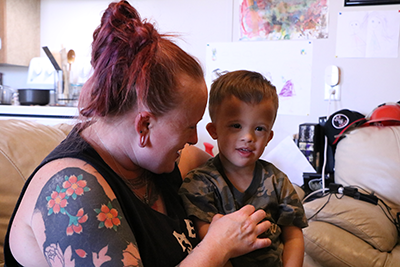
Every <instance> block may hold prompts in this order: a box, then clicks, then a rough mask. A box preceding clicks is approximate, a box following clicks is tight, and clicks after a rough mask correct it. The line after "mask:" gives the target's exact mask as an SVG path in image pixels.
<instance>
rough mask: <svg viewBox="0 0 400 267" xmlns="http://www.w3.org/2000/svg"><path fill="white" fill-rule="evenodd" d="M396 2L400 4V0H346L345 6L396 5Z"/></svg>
mask: <svg viewBox="0 0 400 267" xmlns="http://www.w3.org/2000/svg"><path fill="white" fill-rule="evenodd" d="M394 4H400V0H344V5H345V6H366V5H394Z"/></svg>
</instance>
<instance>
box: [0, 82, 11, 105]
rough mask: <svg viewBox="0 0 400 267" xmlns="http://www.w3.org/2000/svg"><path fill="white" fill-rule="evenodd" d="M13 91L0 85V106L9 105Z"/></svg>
mask: <svg viewBox="0 0 400 267" xmlns="http://www.w3.org/2000/svg"><path fill="white" fill-rule="evenodd" d="M14 93H15V90H14V89H13V88H11V87H9V86H6V85H0V104H1V105H11V104H12V100H13V95H14Z"/></svg>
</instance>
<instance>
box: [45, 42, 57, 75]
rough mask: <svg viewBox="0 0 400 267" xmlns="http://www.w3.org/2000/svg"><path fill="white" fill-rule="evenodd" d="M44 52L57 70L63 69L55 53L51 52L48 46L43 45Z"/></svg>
mask: <svg viewBox="0 0 400 267" xmlns="http://www.w3.org/2000/svg"><path fill="white" fill-rule="evenodd" d="M42 48H43V50H44V52H45V53H46V55H47V57H48V58H49V59H50V62H51V64H53V66H54V68H55V69H56V70H61V68H60V66H59V65H58V63H57V61H56V59H55V58H54V56H53V54H52V53H51V52H50V50H49V48H48V47H47V46H43V47H42Z"/></svg>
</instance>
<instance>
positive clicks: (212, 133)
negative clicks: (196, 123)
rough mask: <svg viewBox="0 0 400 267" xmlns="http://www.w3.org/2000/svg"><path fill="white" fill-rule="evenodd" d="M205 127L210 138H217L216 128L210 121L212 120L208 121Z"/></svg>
mask: <svg viewBox="0 0 400 267" xmlns="http://www.w3.org/2000/svg"><path fill="white" fill-rule="evenodd" d="M206 129H207V132H208V133H209V134H210V136H211V138H212V139H214V140H216V139H218V135H217V129H216V127H215V124H214V123H212V122H210V123H208V124H207V126H206Z"/></svg>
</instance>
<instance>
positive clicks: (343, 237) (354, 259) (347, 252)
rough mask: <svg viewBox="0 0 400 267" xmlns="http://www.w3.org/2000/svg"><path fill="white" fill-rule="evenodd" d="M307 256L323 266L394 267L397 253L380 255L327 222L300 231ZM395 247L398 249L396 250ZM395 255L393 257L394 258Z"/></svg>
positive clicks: (314, 223) (395, 266) (314, 224)
mask: <svg viewBox="0 0 400 267" xmlns="http://www.w3.org/2000/svg"><path fill="white" fill-rule="evenodd" d="M303 233H304V244H305V251H306V254H307V255H309V256H310V257H312V258H313V259H314V260H315V261H316V262H318V263H319V264H320V265H321V266H324V267H339V266H340V267H367V266H368V267H382V266H385V267H397V266H399V265H398V262H394V261H395V260H396V259H398V257H399V253H398V252H399V251H397V250H396V251H395V250H393V251H392V252H391V253H389V252H381V251H379V250H377V249H375V248H373V247H372V246H370V245H369V244H368V243H366V242H364V241H363V240H362V239H360V238H358V237H356V236H355V235H353V234H351V233H349V232H347V231H345V230H343V229H341V228H339V227H336V226H335V225H332V224H330V223H327V222H321V221H312V222H310V223H309V226H308V227H307V228H304V229H303ZM396 248H397V247H396ZM394 254H396V255H394Z"/></svg>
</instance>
